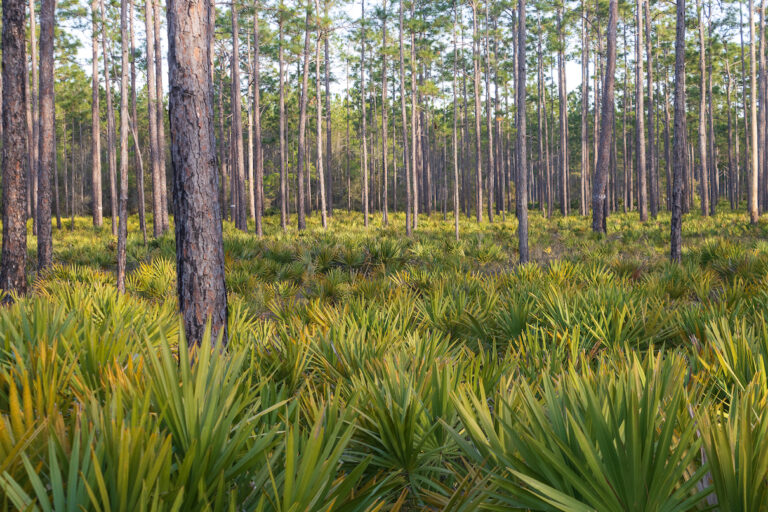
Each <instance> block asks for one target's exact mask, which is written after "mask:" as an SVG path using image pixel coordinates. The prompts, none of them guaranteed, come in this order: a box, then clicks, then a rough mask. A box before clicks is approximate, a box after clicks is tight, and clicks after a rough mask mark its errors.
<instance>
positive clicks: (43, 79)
mask: <svg viewBox="0 0 768 512" xmlns="http://www.w3.org/2000/svg"><path fill="white" fill-rule="evenodd" d="M55 20H56V0H42V1H41V2H40V89H39V91H40V111H39V115H40V128H39V150H38V155H39V158H40V160H39V162H38V169H37V183H38V202H37V271H38V273H39V272H41V271H43V270H44V269H46V268H47V267H49V266H50V265H51V264H52V263H53V240H52V238H51V175H52V174H53V172H54V166H55V159H56V146H55V137H54V130H55V122H56V119H55V116H56V113H55V106H54V101H53V80H54V77H53V32H54V26H55Z"/></svg>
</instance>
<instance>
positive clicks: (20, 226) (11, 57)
mask: <svg viewBox="0 0 768 512" xmlns="http://www.w3.org/2000/svg"><path fill="white" fill-rule="evenodd" d="M25 7H26V5H25V2H24V0H3V9H2V11H3V14H2V15H3V29H2V31H3V32H2V37H3V41H2V42H3V46H2V48H3V52H2V62H3V66H2V74H3V89H2V97H3V114H2V118H3V136H2V139H3V148H2V152H3V161H2V166H3V182H2V188H3V204H2V209H3V241H2V257H0V290H2V291H4V292H9V293H16V294H19V295H23V294H24V293H26V291H27V277H26V273H25V269H26V260H27V124H26V121H27V113H26V102H27V92H26V90H25V85H24V84H25V77H27V76H28V75H27V55H26V40H27V39H26V27H25V21H26V20H25V14H26V12H25V11H26V9H25ZM0 300H2V301H4V302H5V301H8V300H9V298H8V297H7V296H6V297H0Z"/></svg>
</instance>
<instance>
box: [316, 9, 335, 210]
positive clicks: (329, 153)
mask: <svg viewBox="0 0 768 512" xmlns="http://www.w3.org/2000/svg"><path fill="white" fill-rule="evenodd" d="M323 3H324V8H325V18H326V20H327V19H328V4H329V1H328V0H324V2H323ZM326 23H327V21H326ZM329 39H330V29H328V28H326V29H325V30H324V33H323V43H324V51H325V112H326V115H325V137H326V144H327V147H326V150H325V171H326V181H325V183H326V188H327V191H326V193H325V196H326V197H325V200H326V204H327V207H328V215H330V216H333V139H332V135H331V134H332V132H331V124H332V123H331V121H332V119H331V117H332V116H331V50H330V42H329ZM319 79H320V78H319V77H318V80H319Z"/></svg>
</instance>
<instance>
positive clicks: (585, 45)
mask: <svg viewBox="0 0 768 512" xmlns="http://www.w3.org/2000/svg"><path fill="white" fill-rule="evenodd" d="M588 115H589V39H588V36H587V5H586V1H584V0H582V3H581V176H580V178H581V180H580V182H581V183H580V184H581V186H580V188H579V210H580V211H579V213H580V214H581V215H584V216H586V215H587V210H588V205H587V176H588V175H589V144H588V141H587V138H588V135H587V130H589V121H588V118H587V116H588Z"/></svg>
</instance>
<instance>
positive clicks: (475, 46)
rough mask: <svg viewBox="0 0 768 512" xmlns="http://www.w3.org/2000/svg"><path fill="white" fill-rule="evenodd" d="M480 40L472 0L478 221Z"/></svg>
mask: <svg viewBox="0 0 768 512" xmlns="http://www.w3.org/2000/svg"><path fill="white" fill-rule="evenodd" d="M479 47H480V42H479V41H478V35H477V0H475V1H474V2H472V56H473V61H474V67H475V69H474V79H475V80H474V82H475V83H474V86H475V87H474V89H475V91H474V92H475V165H476V167H475V172H476V176H475V188H476V190H475V194H476V196H475V213H476V217H477V222H482V221H483V153H482V133H481V131H480V48H479Z"/></svg>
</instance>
